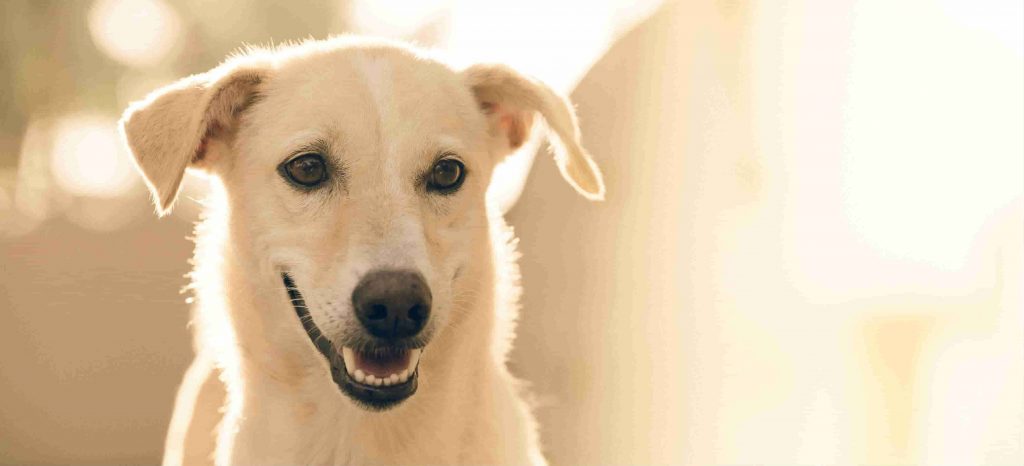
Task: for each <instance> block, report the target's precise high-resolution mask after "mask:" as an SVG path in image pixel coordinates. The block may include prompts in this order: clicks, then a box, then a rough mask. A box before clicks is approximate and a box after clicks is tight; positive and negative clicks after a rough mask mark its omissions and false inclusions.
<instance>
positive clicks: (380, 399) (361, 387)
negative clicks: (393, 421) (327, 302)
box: [281, 273, 423, 410]
mask: <svg viewBox="0 0 1024 466" xmlns="http://www.w3.org/2000/svg"><path fill="white" fill-rule="evenodd" d="M281 278H282V279H283V281H284V286H285V289H286V290H287V291H288V297H289V298H291V302H292V306H293V307H294V308H295V313H296V314H297V315H298V316H299V321H300V322H301V323H302V328H303V329H304V330H305V331H306V335H307V336H308V337H309V340H310V341H311V342H312V343H313V346H315V347H316V349H317V351H319V352H320V354H321V355H323V357H324V358H325V359H326V360H327V363H328V365H329V366H330V368H331V379H333V380H334V383H335V385H337V386H338V388H339V389H340V390H341V392H342V393H344V394H345V395H347V396H348V397H349V398H351V399H352V400H353V401H355V402H356V403H357V404H359V405H361V406H363V407H364V408H367V409H371V410H384V409H389V408H392V407H394V406H396V405H398V403H400V402H402V401H403V400H405V399H406V398H409V397H410V396H412V394H413V393H416V388H417V385H418V378H419V370H418V368H419V360H420V355H421V354H423V348H407V347H399V346H388V345H374V346H372V347H360V348H359V349H356V348H352V347H348V346H342V347H341V349H340V351H339V349H338V348H337V347H336V346H335V345H334V343H332V342H331V340H330V339H329V338H327V337H326V336H325V335H324V334H323V332H321V331H320V328H319V327H317V326H316V324H315V323H314V322H313V317H312V316H310V314H309V309H308V308H307V307H306V302H305V300H304V299H303V298H302V293H300V292H299V289H298V287H296V286H295V282H294V281H292V278H291V277H290V276H288V274H286V273H285V274H282V275H281Z"/></svg>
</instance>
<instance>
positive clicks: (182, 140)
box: [121, 64, 266, 216]
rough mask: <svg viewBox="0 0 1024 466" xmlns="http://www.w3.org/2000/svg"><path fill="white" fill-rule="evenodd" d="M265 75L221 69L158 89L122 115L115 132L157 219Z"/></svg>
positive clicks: (259, 70) (233, 124)
mask: <svg viewBox="0 0 1024 466" xmlns="http://www.w3.org/2000/svg"><path fill="white" fill-rule="evenodd" d="M265 70H266V69H265V68H264V67H260V66H237V65H231V64H225V65H222V66H221V67H219V68H215V69H214V70H212V71H210V72H207V73H203V74H198V75H194V76H190V77H188V78H184V79H182V80H180V81H178V82H176V83H174V84H171V85H168V86H166V87H164V88H162V89H158V90H156V91H154V92H152V93H151V94H149V95H148V96H147V97H146V98H145V99H143V100H141V101H138V102H135V103H133V104H132V105H131V106H130V107H128V110H126V111H125V113H124V116H123V117H122V118H121V133H122V134H123V136H124V140H125V142H126V143H127V145H128V148H129V149H130V150H131V152H132V155H133V156H134V158H135V163H136V165H138V168H139V171H141V172H142V176H143V177H144V178H145V179H146V184H147V185H148V186H149V190H150V192H151V193H152V194H153V199H154V203H155V204H156V209H157V213H158V214H159V215H161V216H162V215H166V214H167V213H168V212H170V209H171V206H172V205H173V204H174V199H175V198H176V197H177V195H178V188H179V187H180V186H181V180H182V178H183V177H184V175H185V169H186V168H189V167H190V166H191V167H194V168H200V167H202V166H203V165H204V164H205V163H206V162H208V160H206V159H207V157H208V155H211V154H208V152H209V148H210V143H211V142H213V141H214V140H216V139H220V138H225V137H229V136H230V135H232V134H233V132H234V131H235V130H236V129H237V121H238V116H239V114H240V113H241V112H242V110H244V109H245V108H246V107H248V106H249V104H251V103H252V102H253V101H254V99H255V97H256V95H257V94H256V92H257V88H258V87H259V84H260V82H261V81H262V80H263V78H264V75H265Z"/></svg>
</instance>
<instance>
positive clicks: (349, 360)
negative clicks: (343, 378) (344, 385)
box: [341, 346, 356, 375]
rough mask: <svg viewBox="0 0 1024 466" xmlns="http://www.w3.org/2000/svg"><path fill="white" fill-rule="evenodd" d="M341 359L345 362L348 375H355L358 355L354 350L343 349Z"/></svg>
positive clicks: (344, 347)
mask: <svg viewBox="0 0 1024 466" xmlns="http://www.w3.org/2000/svg"><path fill="white" fill-rule="evenodd" d="M341 357H342V358H343V359H344V360H345V370H346V371H348V375H353V374H354V373H355V370H356V355H355V353H354V352H353V351H352V348H349V347H347V346H343V347H341Z"/></svg>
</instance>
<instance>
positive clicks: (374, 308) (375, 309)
mask: <svg viewBox="0 0 1024 466" xmlns="http://www.w3.org/2000/svg"><path fill="white" fill-rule="evenodd" d="M387 316H388V307H387V306H385V305H383V304H373V305H371V306H370V312H368V313H367V315H366V318H368V319H373V320H378V319H383V318H385V317H387Z"/></svg>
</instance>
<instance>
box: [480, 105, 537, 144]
mask: <svg viewBox="0 0 1024 466" xmlns="http://www.w3.org/2000/svg"><path fill="white" fill-rule="evenodd" d="M480 109H481V110H483V111H484V113H485V114H487V115H488V116H489V117H490V118H491V121H492V124H496V125H497V127H498V130H500V131H501V134H504V135H505V138H507V139H508V145H509V147H510V148H512V149H518V148H519V146H521V145H523V143H524V142H526V137H527V136H528V133H527V127H526V125H527V122H526V120H527V118H526V117H527V114H526V113H525V112H523V111H520V110H518V109H516V108H513V107H510V106H507V105H501V104H497V103H493V102H483V103H481V104H480Z"/></svg>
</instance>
